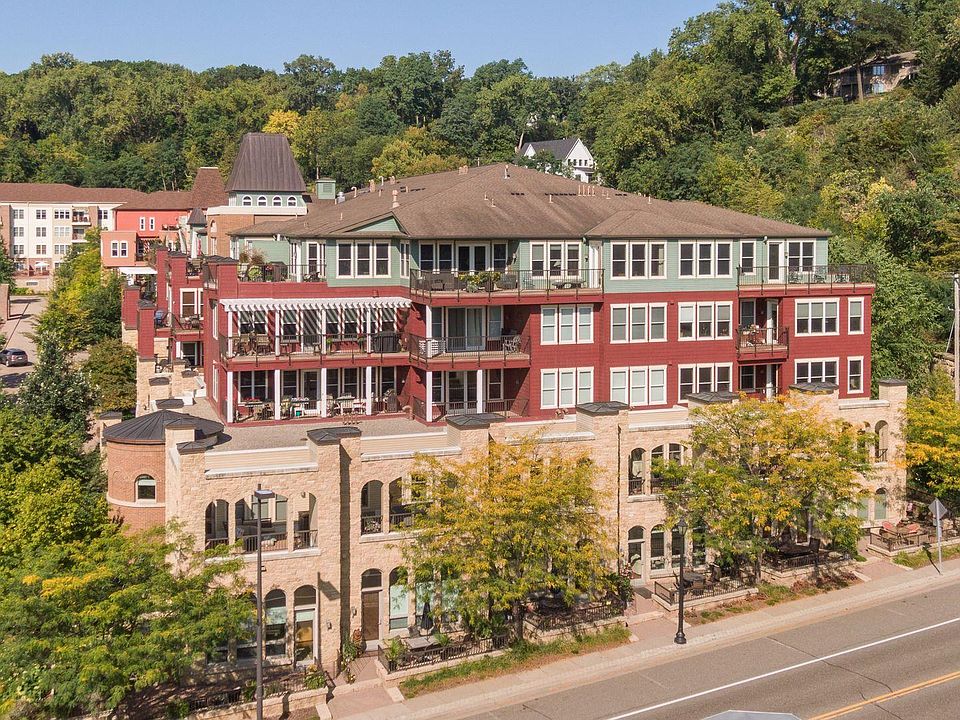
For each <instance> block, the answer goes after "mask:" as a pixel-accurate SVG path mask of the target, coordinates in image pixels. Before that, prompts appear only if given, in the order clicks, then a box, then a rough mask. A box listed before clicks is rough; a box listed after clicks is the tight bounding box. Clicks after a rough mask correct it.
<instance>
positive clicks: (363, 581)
mask: <svg viewBox="0 0 960 720" xmlns="http://www.w3.org/2000/svg"><path fill="white" fill-rule="evenodd" d="M382 587H383V573H381V572H380V571H379V570H377V569H376V568H371V569H369V570H364V571H363V575H361V576H360V589H361V590H379V589H380V588H382Z"/></svg>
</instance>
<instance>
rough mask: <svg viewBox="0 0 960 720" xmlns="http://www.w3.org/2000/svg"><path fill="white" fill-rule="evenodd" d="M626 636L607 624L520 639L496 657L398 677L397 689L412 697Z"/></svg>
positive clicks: (622, 640) (620, 640) (620, 628)
mask: <svg viewBox="0 0 960 720" xmlns="http://www.w3.org/2000/svg"><path fill="white" fill-rule="evenodd" d="M629 637H630V631H629V630H627V628H625V627H623V626H622V625H611V626H609V627H606V628H604V629H603V630H601V631H600V632H598V633H596V634H594V635H582V636H577V637H572V638H564V639H560V640H553V641H551V642H548V643H544V644H542V645H537V644H534V643H529V642H524V643H522V644H516V645H512V646H511V647H510V648H509V649H508V650H507V651H506V652H504V653H503V654H502V655H498V656H496V657H489V656H488V657H483V658H480V659H479V660H468V661H467V662H463V663H460V664H459V665H454V666H452V667H447V668H443V669H442V670H437V671H435V672H432V673H429V674H427V675H421V676H419V677H412V678H408V679H406V680H402V681H401V682H400V691H401V692H402V693H403V694H404V696H405V697H408V698H409V697H416V696H417V695H423V694H424V693H429V692H436V691H437V690H444V689H446V688H450V687H454V686H456V685H463V684H464V683H468V682H474V681H476V680H483V679H485V678H490V677H497V676H498V675H507V674H512V673H516V672H519V671H521V670H529V669H531V668H535V667H539V666H541V665H545V664H546V663H549V662H553V661H554V660H560V659H561V658H564V657H567V656H569V655H579V654H580V653H588V652H595V651H597V650H606V649H607V648H611V647H616V646H617V645H623V644H624V643H625V642H627V639H628V638H629Z"/></svg>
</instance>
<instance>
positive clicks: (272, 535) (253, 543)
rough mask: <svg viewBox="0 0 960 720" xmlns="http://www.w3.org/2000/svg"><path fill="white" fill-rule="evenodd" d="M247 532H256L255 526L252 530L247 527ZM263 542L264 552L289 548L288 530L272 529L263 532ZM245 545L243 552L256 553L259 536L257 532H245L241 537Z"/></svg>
mask: <svg viewBox="0 0 960 720" xmlns="http://www.w3.org/2000/svg"><path fill="white" fill-rule="evenodd" d="M245 532H254V533H255V532H256V529H255V528H254V529H253V530H252V531H251V530H249V529H247V530H246V531H245ZM261 538H262V542H261V543H260V547H261V549H262V550H263V551H264V552H271V551H273V550H286V549H287V531H286V530H271V531H270V532H264V533H261ZM240 540H241V541H242V545H243V552H245V553H254V552H256V551H257V536H256V535H255V534H252V535H247V534H244V535H242V536H241V537H240Z"/></svg>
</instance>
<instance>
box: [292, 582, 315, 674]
mask: <svg viewBox="0 0 960 720" xmlns="http://www.w3.org/2000/svg"><path fill="white" fill-rule="evenodd" d="M316 636H317V590H316V588H314V587H313V585H301V586H300V587H298V588H297V589H296V590H295V591H294V593H293V658H294V660H296V661H297V662H307V661H310V660H312V659H313V658H314V656H315V655H316V653H315V652H314V649H313V640H314V638H315V637H316Z"/></svg>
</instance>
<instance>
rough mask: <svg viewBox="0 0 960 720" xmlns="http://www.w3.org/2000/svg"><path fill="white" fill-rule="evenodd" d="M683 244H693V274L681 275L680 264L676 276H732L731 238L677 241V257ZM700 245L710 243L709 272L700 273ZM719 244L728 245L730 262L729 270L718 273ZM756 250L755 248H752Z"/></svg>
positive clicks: (685, 277)
mask: <svg viewBox="0 0 960 720" xmlns="http://www.w3.org/2000/svg"><path fill="white" fill-rule="evenodd" d="M685 245H692V246H693V274H692V275H681V274H680V272H681V271H680V266H679V265H678V266H677V277H678V278H680V279H683V280H686V279H695V278H721V279H722V278H732V277H733V270H734V267H733V263H734V260H733V246H734V242H733V240H693V241H689V242H687V241H685V242H682V243H679V244H678V246H677V253H678V258H679V253H680V252H681V250H682V248H683V247H684V246H685ZM701 245H710V272H709V273H701V272H700V246H701ZM720 245H728V246H729V247H730V252H729V254H728V256H727V262H728V263H729V264H730V268H729V272H726V273H723V274H720V273H718V272H717V247H718V246H720ZM754 252H756V250H754ZM754 267H756V259H754Z"/></svg>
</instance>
